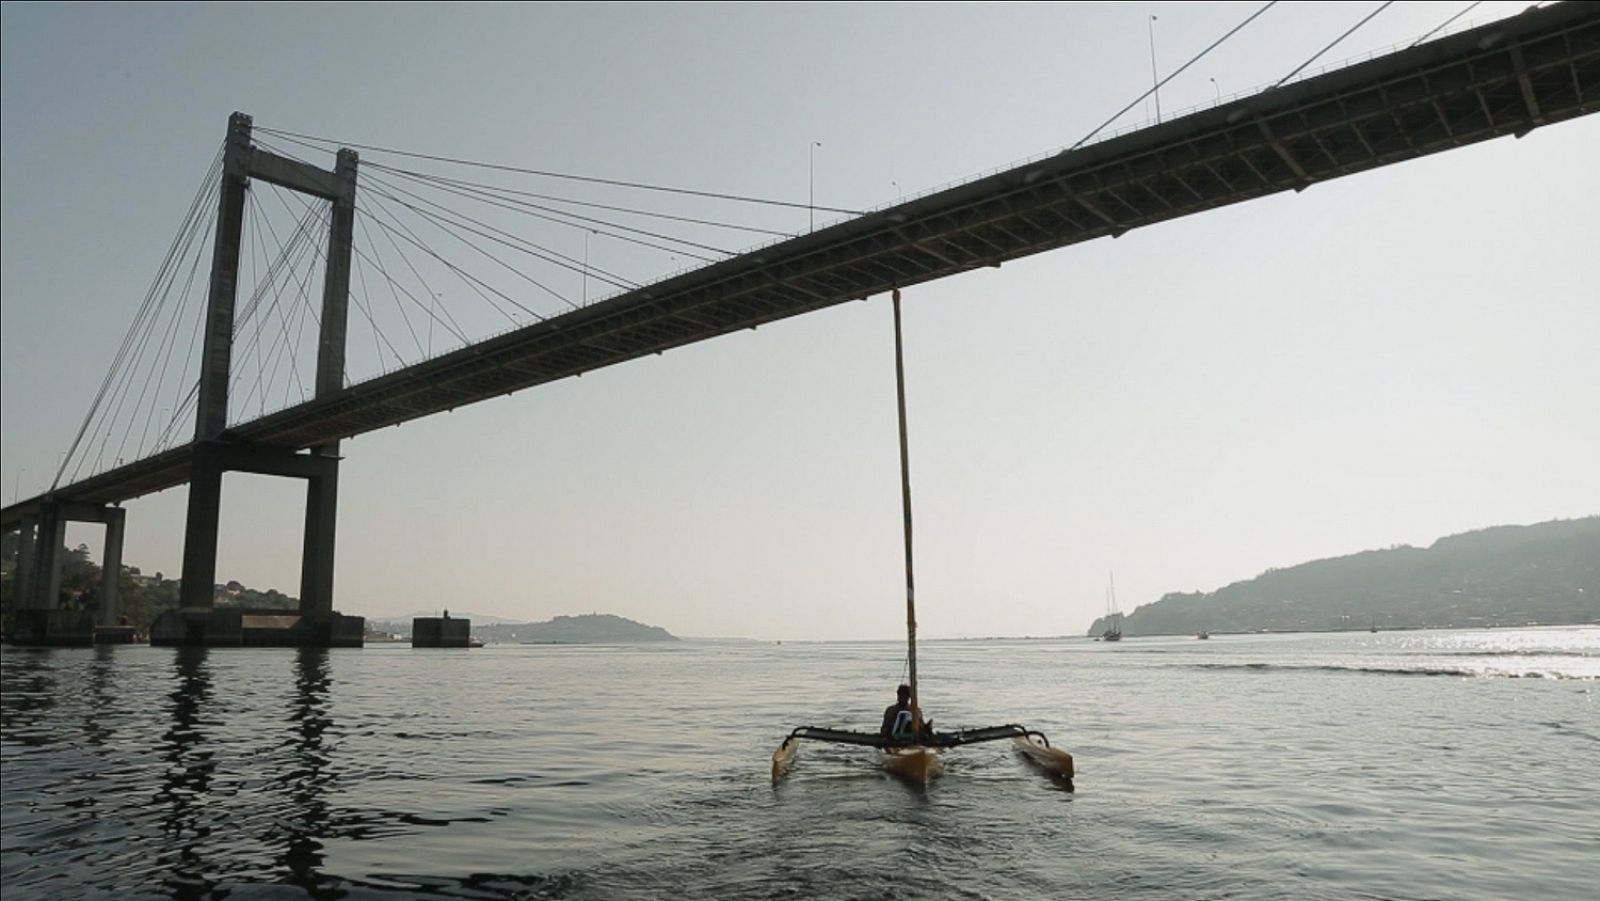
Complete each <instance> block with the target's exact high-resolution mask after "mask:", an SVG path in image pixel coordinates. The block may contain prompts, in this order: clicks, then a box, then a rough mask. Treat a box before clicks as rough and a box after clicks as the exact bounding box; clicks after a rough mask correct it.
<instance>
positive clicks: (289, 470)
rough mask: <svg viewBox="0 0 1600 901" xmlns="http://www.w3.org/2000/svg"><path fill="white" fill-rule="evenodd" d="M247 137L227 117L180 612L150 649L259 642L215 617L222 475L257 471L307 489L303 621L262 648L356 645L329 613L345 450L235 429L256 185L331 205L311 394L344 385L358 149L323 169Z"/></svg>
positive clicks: (342, 620)
mask: <svg viewBox="0 0 1600 901" xmlns="http://www.w3.org/2000/svg"><path fill="white" fill-rule="evenodd" d="M251 132H252V121H251V118H250V117H249V116H247V115H245V114H244V113H234V114H233V115H232V116H231V117H230V118H229V120H228V137H227V143H226V144H225V145H224V148H223V163H222V186H221V190H220V192H219V193H220V197H219V200H218V212H217V231H216V241H215V244H214V246H213V249H212V257H211V280H210V290H209V295H208V299H207V305H206V321H205V338H204V344H203V346H202V349H201V358H200V361H201V362H200V393H199V405H198V408H197V411H196V414H195V432H194V444H193V460H192V464H191V466H192V475H191V479H190V482H189V505H188V518H187V522H186V525H185V529H184V541H183V587H182V591H181V595H180V606H181V610H180V611H178V612H177V614H176V615H173V616H169V617H166V618H164V621H163V620H158V621H157V623H156V624H155V625H153V626H152V629H151V636H150V638H151V643H152V644H206V645H231V644H240V643H244V642H246V641H252V639H251V637H250V636H249V635H248V634H247V632H248V630H247V629H246V628H245V624H244V623H243V622H242V619H243V617H242V616H241V615H240V612H239V611H236V610H217V609H215V585H216V577H217V531H218V526H219V521H220V515H221V509H222V476H223V474H224V473H226V472H253V473H261V474H266V475H277V476H286V477H290V478H298V479H304V480H305V482H306V514H305V537H304V542H303V545H302V555H301V569H300V610H299V613H300V617H299V621H298V623H297V625H295V626H294V627H293V628H292V629H290V630H288V634H282V633H281V632H280V634H274V635H272V636H270V637H269V638H262V639H260V640H261V642H262V643H272V644H300V645H322V646H329V645H336V646H360V644H361V635H362V632H363V626H364V625H365V624H364V621H363V620H362V619H361V618H360V617H348V616H341V615H340V614H338V613H335V612H334V609H333V560H334V556H333V552H334V533H335V523H336V515H337V511H338V503H337V500H338V486H339V444H338V442H333V443H331V444H326V445H322V446H319V447H313V448H310V449H309V451H307V452H305V453H301V452H299V451H298V449H296V448H293V447H267V446H262V445H256V444H249V443H246V442H243V441H240V440H237V439H235V438H234V437H233V436H231V435H230V434H229V432H228V383H229V380H230V377H231V367H232V357H233V332H234V306H235V301H236V297H237V288H238V275H239V256H240V244H241V241H242V232H243V224H244V213H245V208H244V205H245V200H246V196H247V194H248V190H249V187H250V180H251V179H259V180H261V181H265V182H269V183H271V184H274V185H278V186H279V187H283V188H287V189H289V190H293V191H298V192H300V193H303V194H308V195H310V196H312V197H316V198H320V199H322V200H326V201H328V202H330V203H331V204H332V205H333V214H332V217H331V219H330V224H329V231H328V246H327V254H326V260H327V265H326V274H325V278H324V280H323V289H322V316H321V326H320V334H319V336H318V342H317V373H316V397H317V398H323V397H327V396H328V395H330V394H333V393H335V392H338V391H339V390H341V389H342V388H343V387H344V361H345V332H346V324H347V320H348V307H349V299H350V254H351V245H352V240H353V237H354V235H353V230H354V225H355V202H356V164H357V161H358V160H357V155H356V153H355V151H353V150H348V149H344V150H340V151H339V152H338V155H337V161H336V163H335V166H334V168H333V170H332V171H328V170H325V169H319V168H317V167H315V166H311V165H309V164H306V163H303V162H300V161H298V160H291V159H289V158H287V157H284V156H280V155H278V154H274V153H270V152H268V151H266V150H263V149H262V148H260V147H256V146H255V145H254V143H253V142H252V139H251ZM252 643H253V642H252Z"/></svg>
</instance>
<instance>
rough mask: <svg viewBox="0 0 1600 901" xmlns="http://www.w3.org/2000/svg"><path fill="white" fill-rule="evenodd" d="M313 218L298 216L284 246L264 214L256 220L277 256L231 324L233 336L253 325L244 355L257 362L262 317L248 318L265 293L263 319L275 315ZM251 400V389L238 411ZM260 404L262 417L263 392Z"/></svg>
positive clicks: (305, 249)
mask: <svg viewBox="0 0 1600 901" xmlns="http://www.w3.org/2000/svg"><path fill="white" fill-rule="evenodd" d="M289 214H290V215H291V216H293V215H294V213H293V211H292V210H290V211H289ZM315 218H316V215H315V212H314V211H313V210H311V209H309V208H308V209H307V210H306V212H305V214H304V215H302V216H301V218H300V220H299V222H298V223H297V224H296V226H295V230H294V232H293V233H291V234H290V236H289V241H288V242H287V244H286V243H285V242H283V241H282V240H280V239H279V238H278V233H277V229H275V228H273V226H272V219H271V217H270V216H268V215H267V214H266V213H265V211H263V212H262V213H261V217H260V219H261V221H262V222H263V223H265V225H266V227H267V232H268V233H269V234H270V235H271V236H272V240H273V242H274V243H276V244H277V245H278V248H279V254H278V256H277V258H276V259H275V260H274V261H273V266H272V267H271V269H270V270H269V272H268V273H267V283H266V284H265V285H261V286H258V289H257V291H256V293H255V294H254V295H252V297H251V303H250V304H248V305H247V307H246V310H245V314H244V316H243V317H241V319H240V320H239V321H236V322H235V323H234V333H235V334H237V333H238V329H239V328H240V327H241V326H242V325H243V324H244V322H245V321H247V320H250V319H254V321H255V322H256V323H257V329H256V335H255V340H253V341H252V342H251V344H250V345H249V347H247V348H246V350H245V353H246V354H249V353H251V352H254V353H255V354H256V358H257V360H258V361H260V360H261V359H262V358H261V350H260V339H261V334H262V333H261V329H260V320H261V318H262V317H261V316H253V315H252V314H254V313H255V311H256V309H257V308H258V307H259V306H260V304H261V300H262V298H263V297H265V295H266V293H267V291H268V290H270V291H271V292H272V302H271V303H269V304H268V305H267V313H266V314H264V315H271V314H273V313H275V312H278V309H279V305H280V304H281V303H282V299H283V291H284V289H285V288H286V287H287V286H288V285H289V284H290V283H292V282H293V281H294V273H295V271H296V270H297V269H298V268H299V266H300V261H301V260H302V259H304V258H305V255H306V253H307V252H308V245H314V240H313V239H311V238H310V237H309V236H310V235H311V230H312V227H313V223H314V221H315ZM280 279H282V283H280ZM278 320H279V322H280V323H282V321H283V316H282V314H281V313H278ZM280 331H281V332H282V333H284V334H285V335H286V334H287V326H283V327H282V328H281V329H280ZM282 353H283V347H282V345H281V344H280V345H278V346H277V348H276V350H275V351H274V354H273V360H274V361H276V360H278V359H279V358H280V357H281V356H282ZM263 366H264V363H263ZM273 371H274V373H276V371H277V370H276V367H275V368H274V370H273ZM242 377H243V375H242V373H241V374H240V376H239V379H242ZM264 378H265V377H264V376H263V378H262V379H258V383H259V382H260V381H262V380H264ZM237 383H238V379H236V380H235V382H234V384H235V385H237ZM254 397H255V390H254V387H252V390H251V391H250V393H249V394H247V395H246V396H245V400H244V402H243V403H241V404H240V408H241V410H242V409H244V408H247V407H249V406H250V401H251V400H252V399H253V398H254ZM261 401H262V406H261V411H262V413H265V411H266V392H265V391H263V392H262V397H261Z"/></svg>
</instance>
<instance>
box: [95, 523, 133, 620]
mask: <svg viewBox="0 0 1600 901" xmlns="http://www.w3.org/2000/svg"><path fill="white" fill-rule="evenodd" d="M127 521H128V511H126V510H124V509H122V508H121V507H108V508H106V510H105V524H106V542H105V549H104V551H103V552H102V553H101V555H100V609H99V611H98V615H97V616H96V617H95V624H96V625H99V626H106V627H110V626H115V625H117V620H119V619H120V618H121V617H122V535H123V529H124V526H126V525H127Z"/></svg>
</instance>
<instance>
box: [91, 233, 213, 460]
mask: <svg viewBox="0 0 1600 901" xmlns="http://www.w3.org/2000/svg"><path fill="white" fill-rule="evenodd" d="M212 218H214V216H213V217H212ZM210 224H211V218H208V219H207V220H206V222H205V224H204V225H202V226H201V227H200V228H197V229H193V230H191V231H190V233H189V239H188V241H187V242H186V243H185V246H184V247H183V249H182V250H181V251H179V254H178V256H177V257H176V258H175V259H174V261H173V265H172V266H171V267H169V268H168V271H167V276H166V279H165V281H166V286H165V287H164V288H163V289H162V290H161V299H160V301H159V302H158V303H157V304H156V305H155V307H154V308H153V309H152V312H151V314H150V315H149V316H148V317H147V318H146V319H145V322H144V325H143V326H142V328H141V335H140V337H139V338H137V339H136V342H137V343H136V347H135V349H134V353H133V358H132V359H131V360H130V361H128V362H127V364H126V365H125V366H124V367H123V370H122V375H121V376H120V377H119V378H118V381H117V385H116V387H115V389H114V390H113V392H112V395H111V400H112V408H111V413H110V415H109V416H108V417H107V418H106V419H103V420H101V421H100V425H101V426H103V427H104V428H105V434H104V436H103V437H102V438H101V440H100V447H99V450H98V451H97V452H96V454H95V462H94V466H93V467H92V468H91V470H90V471H91V472H100V471H103V470H104V466H105V454H106V449H107V448H108V447H109V445H110V442H111V437H112V435H113V434H115V432H116V429H117V424H118V423H119V422H121V421H122V411H123V409H124V407H126V406H127V402H128V399H129V397H130V396H132V393H133V386H134V384H135V383H136V382H138V381H139V375H138V374H139V372H140V371H141V369H142V367H143V364H144V360H145V354H146V352H147V351H150V349H151V339H152V338H153V337H154V336H155V335H156V333H157V330H158V329H159V327H160V325H161V322H162V319H163V317H164V316H165V314H166V311H167V309H168V302H169V301H171V300H172V289H173V286H175V285H176V284H177V278H178V274H179V273H180V272H182V269H183V261H184V260H186V259H187V258H188V256H189V252H190V250H191V249H194V250H195V259H196V261H198V260H199V258H200V257H201V256H202V255H203V251H204V242H202V241H198V240H197V239H198V238H199V236H200V235H201V234H202V233H204V231H205V230H206V228H207V227H208V226H209V225H210ZM197 264H198V262H197ZM176 316H177V311H176V310H174V311H173V317H174V320H173V322H175V321H176ZM172 328H173V326H172V325H171V324H169V325H168V326H167V330H166V331H167V332H168V333H170V332H171V331H172ZM166 343H167V342H166V341H165V340H162V341H158V342H157V344H156V350H155V351H154V352H155V353H156V354H160V353H161V352H162V351H161V349H160V348H161V346H162V345H165V344H166ZM153 370H154V363H153V362H152V364H151V367H150V369H148V370H144V374H145V379H144V382H143V385H142V386H141V390H140V397H139V400H138V401H136V402H135V405H134V408H133V409H132V410H130V411H129V413H128V419H127V424H126V426H125V427H124V428H123V434H122V439H121V440H120V441H119V442H118V451H117V453H118V455H119V456H120V454H121V452H122V450H123V449H124V448H125V447H126V446H127V441H128V437H129V436H130V435H131V434H132V433H133V424H134V420H135V419H137V418H138V414H139V409H140V408H141V406H142V405H143V400H144V396H145V394H146V389H147V388H148V385H149V379H150V373H151V372H153ZM113 459H117V457H113ZM87 464H88V454H87V453H85V454H84V458H83V459H82V460H81V461H79V466H78V467H77V468H75V469H74V470H73V478H74V479H76V478H77V477H78V473H79V472H80V471H82V467H83V466H84V465H87Z"/></svg>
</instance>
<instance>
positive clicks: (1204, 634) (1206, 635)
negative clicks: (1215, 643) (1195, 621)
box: [1195, 629, 1211, 641]
mask: <svg viewBox="0 0 1600 901" xmlns="http://www.w3.org/2000/svg"><path fill="white" fill-rule="evenodd" d="M1210 637H1211V633H1210V632H1207V631H1206V630H1204V629H1201V630H1200V634H1199V635H1196V636H1195V638H1198V639H1200V640H1202V641H1204V640H1205V639H1207V638H1210Z"/></svg>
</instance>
